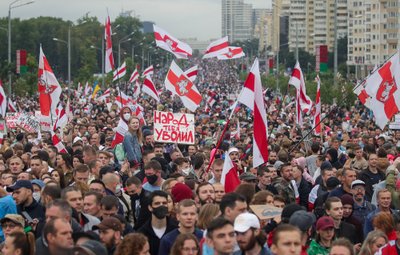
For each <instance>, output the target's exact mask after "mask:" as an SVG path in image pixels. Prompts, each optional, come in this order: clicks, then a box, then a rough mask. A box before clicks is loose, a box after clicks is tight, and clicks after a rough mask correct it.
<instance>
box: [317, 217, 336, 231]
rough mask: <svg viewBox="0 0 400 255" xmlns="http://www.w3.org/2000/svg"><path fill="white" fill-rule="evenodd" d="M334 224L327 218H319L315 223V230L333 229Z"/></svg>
mask: <svg viewBox="0 0 400 255" xmlns="http://www.w3.org/2000/svg"><path fill="white" fill-rule="evenodd" d="M334 227H335V223H334V222H333V219H332V218H331V217H329V216H322V217H321V218H319V219H318V221H317V226H316V228H317V230H325V229H327V228H334Z"/></svg>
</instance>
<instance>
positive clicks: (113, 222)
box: [92, 217, 122, 231]
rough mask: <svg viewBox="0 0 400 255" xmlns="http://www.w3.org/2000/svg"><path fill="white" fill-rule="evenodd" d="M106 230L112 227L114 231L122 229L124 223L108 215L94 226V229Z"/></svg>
mask: <svg viewBox="0 0 400 255" xmlns="http://www.w3.org/2000/svg"><path fill="white" fill-rule="evenodd" d="M97 229H100V230H106V229H112V230H114V231H122V224H121V222H120V221H119V220H118V219H117V218H115V217H108V218H106V219H104V220H103V221H102V222H100V224H97V225H96V226H93V228H92V230H97Z"/></svg>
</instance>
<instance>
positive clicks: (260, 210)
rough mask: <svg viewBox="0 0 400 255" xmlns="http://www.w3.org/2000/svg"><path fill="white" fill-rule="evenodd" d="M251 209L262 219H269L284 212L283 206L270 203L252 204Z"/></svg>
mask: <svg viewBox="0 0 400 255" xmlns="http://www.w3.org/2000/svg"><path fill="white" fill-rule="evenodd" d="M250 209H251V210H252V211H253V212H254V214H255V215H257V217H258V218H259V219H260V220H268V219H272V218H275V217H278V216H281V214H282V208H279V207H275V206H270V205H250Z"/></svg>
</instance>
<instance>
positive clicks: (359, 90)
mask: <svg viewBox="0 0 400 255" xmlns="http://www.w3.org/2000/svg"><path fill="white" fill-rule="evenodd" d="M364 85H365V81H363V82H362V83H361V84H358V85H356V87H355V88H354V90H353V92H354V93H355V94H356V95H357V97H358V99H359V100H360V102H361V103H362V104H363V105H364V106H365V107H367V108H369V109H371V105H370V100H369V99H370V97H369V95H368V94H367V92H366V91H365V87H364Z"/></svg>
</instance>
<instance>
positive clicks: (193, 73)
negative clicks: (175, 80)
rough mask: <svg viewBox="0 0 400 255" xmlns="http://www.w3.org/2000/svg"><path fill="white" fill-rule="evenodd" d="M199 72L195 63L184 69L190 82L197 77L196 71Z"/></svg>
mask: <svg viewBox="0 0 400 255" xmlns="http://www.w3.org/2000/svg"><path fill="white" fill-rule="evenodd" d="M198 72H199V68H198V66H197V65H195V66H193V67H191V68H189V69H188V70H186V71H185V74H186V76H187V77H188V78H189V80H190V81H191V82H194V81H195V80H196V78H197V73H198Z"/></svg>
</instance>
